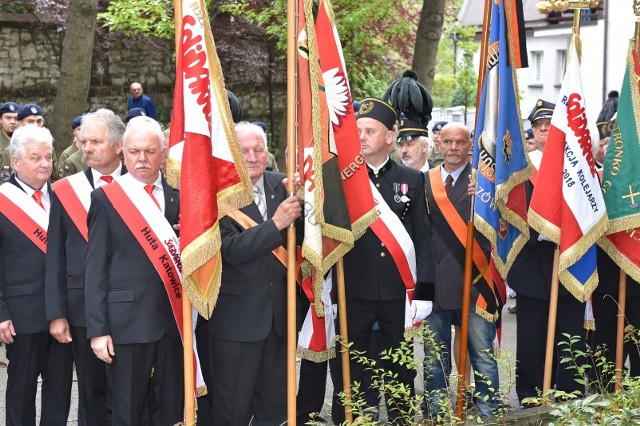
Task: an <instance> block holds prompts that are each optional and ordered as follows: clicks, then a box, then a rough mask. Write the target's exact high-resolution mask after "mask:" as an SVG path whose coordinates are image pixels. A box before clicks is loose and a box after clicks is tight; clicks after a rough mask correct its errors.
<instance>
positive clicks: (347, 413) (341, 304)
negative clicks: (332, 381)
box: [336, 257, 353, 424]
mask: <svg viewBox="0 0 640 426" xmlns="http://www.w3.org/2000/svg"><path fill="white" fill-rule="evenodd" d="M336 272H337V275H338V321H339V323H340V343H341V346H340V347H341V350H340V356H341V357H342V358H341V361H342V389H343V392H344V395H345V397H344V399H345V404H344V418H345V420H346V421H347V423H348V424H351V423H352V422H353V414H352V413H351V364H349V346H347V343H348V342H349V332H348V329H347V301H346V297H347V296H346V291H345V286H344V260H343V258H342V257H341V258H340V260H338V264H337V270H336Z"/></svg>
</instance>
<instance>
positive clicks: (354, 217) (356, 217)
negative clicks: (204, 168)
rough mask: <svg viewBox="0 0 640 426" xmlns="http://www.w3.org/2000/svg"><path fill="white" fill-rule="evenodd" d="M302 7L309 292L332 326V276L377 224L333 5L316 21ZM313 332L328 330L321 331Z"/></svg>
mask: <svg viewBox="0 0 640 426" xmlns="http://www.w3.org/2000/svg"><path fill="white" fill-rule="evenodd" d="M298 4H299V11H300V12H299V15H298V16H299V19H298V75H299V80H298V87H299V104H298V141H299V146H298V167H299V168H300V170H299V171H300V175H301V181H302V185H303V187H304V199H305V224H304V228H305V238H304V242H303V248H302V254H303V257H304V259H305V261H306V262H308V263H309V264H310V266H311V267H307V268H303V270H312V272H311V273H312V279H311V282H312V283H313V291H312V292H308V291H307V292H306V293H307V295H308V296H309V300H310V301H312V302H313V304H314V306H315V310H314V312H312V315H313V318H312V319H313V324H314V327H315V326H316V325H317V326H321V325H322V324H326V322H325V321H324V320H319V317H322V316H323V315H324V312H323V311H324V308H323V300H322V299H323V298H322V289H323V285H324V284H325V274H326V273H327V272H328V271H329V270H330V269H331V267H332V266H333V265H334V264H335V263H336V262H337V261H338V259H340V258H341V257H342V256H344V255H345V253H347V252H348V251H349V250H351V248H353V245H354V242H355V240H356V239H357V238H359V237H360V236H362V234H364V232H365V231H366V229H367V228H368V227H369V225H371V223H373V221H375V219H376V212H375V208H374V207H375V206H374V202H373V196H372V194H371V188H370V184H369V176H368V173H367V168H366V164H365V160H364V157H363V156H362V154H361V152H360V138H359V135H358V130H357V127H356V118H355V113H354V111H353V103H352V97H351V92H350V89H349V80H348V78H347V73H346V68H345V65H344V61H343V59H342V47H341V46H340V41H339V39H338V35H337V31H336V28H335V25H334V23H333V20H332V17H333V12H332V11H331V6H330V4H329V3H328V2H326V1H320V2H319V5H318V16H317V20H316V21H315V24H314V18H313V13H312V1H311V0H298ZM325 296H326V291H325ZM325 299H326V297H325ZM327 333H329V334H330V333H331V330H328V331H327ZM314 334H315V335H316V336H320V335H322V333H320V332H319V331H317V330H316V332H315V333H314ZM322 340H323V339H319V340H318V341H322ZM309 342H310V340H308V341H307V343H309ZM301 346H303V347H302V348H301V349H303V351H302V352H301V353H309V351H312V352H322V351H321V350H319V349H318V348H315V349H312V348H311V347H310V345H309V344H306V345H305V344H304V343H301ZM326 349H327V350H328V349H329V348H326Z"/></svg>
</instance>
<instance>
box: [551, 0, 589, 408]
mask: <svg viewBox="0 0 640 426" xmlns="http://www.w3.org/2000/svg"><path fill="white" fill-rule="evenodd" d="M569 8H571V9H573V37H572V41H571V42H572V43H576V52H577V53H578V60H580V57H581V56H582V45H581V43H580V42H579V40H580V16H581V14H582V9H588V8H589V2H588V1H569ZM559 259H560V247H559V246H558V245H556V249H555V251H554V253H553V270H552V272H551V293H550V295H549V320H548V322H547V345H546V352H545V359H544V379H543V382H542V403H543V404H544V405H547V404H548V403H549V390H550V389H551V377H552V374H553V357H554V352H555V351H554V348H555V340H556V322H557V318H558V292H559V289H560V280H559V278H558V263H559Z"/></svg>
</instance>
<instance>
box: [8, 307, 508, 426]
mask: <svg viewBox="0 0 640 426" xmlns="http://www.w3.org/2000/svg"><path fill="white" fill-rule="evenodd" d="M514 302H515V299H509V301H508V303H507V305H508V306H511V305H512V304H514ZM515 319H516V316H515V315H513V314H509V313H508V312H507V309H506V306H505V309H504V316H503V326H502V327H503V329H502V354H501V358H500V359H501V360H500V381H501V384H500V386H501V389H502V392H503V393H504V394H505V395H507V397H506V399H505V401H504V402H505V403H506V404H507V405H508V406H510V409H515V408H517V406H518V399H517V397H516V394H515V385H514V381H515V352H516V347H515V346H516V321H515ZM420 346H421V345H417V346H416V347H417V350H416V356H418V357H422V351H421V349H420ZM0 361H2V362H7V360H6V356H5V350H4V347H2V348H0ZM76 385H77V383H76V382H75V381H74V383H73V396H72V397H73V399H72V403H71V413H70V415H69V422H68V424H69V425H77V424H78V422H77V419H76V414H77V404H78V400H77V386H76ZM6 386H7V369H6V367H4V366H3V367H0V426H5V418H4V413H5V391H6ZM416 389H417V391H418V392H422V383H421V381H420V380H416ZM332 391H333V386H332V385H331V380H330V379H329V380H328V382H327V394H326V396H325V404H324V407H323V409H322V413H321V415H322V418H323V419H328V420H329V423H328V424H331V423H330V414H329V413H330V412H331V392H332ZM37 400H38V401H39V400H40V398H39V396H38V398H37ZM384 417H385V416H384V410H382V419H383V420H384Z"/></svg>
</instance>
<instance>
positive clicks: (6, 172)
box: [0, 166, 11, 182]
mask: <svg viewBox="0 0 640 426" xmlns="http://www.w3.org/2000/svg"><path fill="white" fill-rule="evenodd" d="M10 177H11V168H10V167H9V166H4V167H3V168H2V172H0V180H1V181H2V182H8V181H9V178H10Z"/></svg>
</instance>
